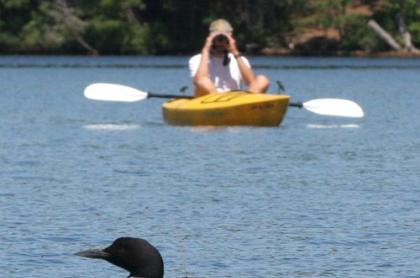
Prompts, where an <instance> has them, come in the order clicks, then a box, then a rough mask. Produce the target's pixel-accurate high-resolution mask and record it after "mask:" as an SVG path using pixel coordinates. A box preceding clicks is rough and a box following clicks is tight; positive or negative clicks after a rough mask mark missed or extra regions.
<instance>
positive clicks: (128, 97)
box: [85, 83, 147, 102]
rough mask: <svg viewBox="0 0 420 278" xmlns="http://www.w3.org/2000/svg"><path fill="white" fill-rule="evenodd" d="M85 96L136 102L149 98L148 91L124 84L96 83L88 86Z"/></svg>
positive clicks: (95, 98) (94, 98)
mask: <svg viewBox="0 0 420 278" xmlns="http://www.w3.org/2000/svg"><path fill="white" fill-rule="evenodd" d="M85 97H86V98H89V99H93V100H103V101H123V102H135V101H141V100H143V99H145V98H147V93H146V92H142V91H140V90H137V89H134V88H131V87H128V86H124V85H118V84H110V83H94V84H91V85H89V86H87V87H86V89H85Z"/></svg>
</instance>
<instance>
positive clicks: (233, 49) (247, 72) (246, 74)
mask: <svg viewBox="0 0 420 278" xmlns="http://www.w3.org/2000/svg"><path fill="white" fill-rule="evenodd" d="M226 37H227V38H228V40H229V51H230V53H232V54H233V56H234V57H235V59H236V61H237V63H238V67H239V71H240V72H241V75H242V78H243V80H244V82H245V85H246V86H249V85H250V84H251V83H252V82H253V81H254V80H255V73H254V71H253V70H252V69H251V67H250V66H249V65H248V64H247V63H245V61H244V60H243V59H242V56H241V53H240V52H239V50H238V47H237V46H236V40H235V39H234V38H233V37H232V35H230V34H226Z"/></svg>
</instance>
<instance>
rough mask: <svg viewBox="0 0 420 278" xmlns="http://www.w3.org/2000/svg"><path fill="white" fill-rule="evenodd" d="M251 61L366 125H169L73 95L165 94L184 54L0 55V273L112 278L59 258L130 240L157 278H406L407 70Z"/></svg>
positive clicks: (418, 242) (315, 119)
mask: <svg viewBox="0 0 420 278" xmlns="http://www.w3.org/2000/svg"><path fill="white" fill-rule="evenodd" d="M250 60H251V62H252V63H253V64H254V67H255V70H256V71H257V72H258V73H263V74H266V75H268V76H269V77H270V79H271V80H272V84H273V85H272V87H271V88H272V91H276V85H275V81H276V80H281V82H282V83H283V84H284V85H285V87H286V90H287V92H288V94H289V95H291V97H292V99H293V100H296V101H306V100H310V99H315V98H321V97H337V98H346V99H351V100H354V101H356V102H357V103H359V104H360V105H361V106H362V107H363V109H364V111H365V114H366V117H365V118H363V119H343V118H331V117H322V116H318V115H315V114H312V113H310V112H308V111H304V110H298V109H296V108H290V109H289V111H288V114H287V116H286V118H285V120H284V122H283V123H282V125H281V126H280V127H278V128H247V127H246V128H236V127H229V128H191V127H171V126H168V125H166V124H165V123H164V122H163V119H162V115H161V104H162V103H163V102H164V100H162V99H150V100H146V101H143V102H139V103H130V104H128V103H110V102H95V101H91V100H87V99H85V98H84V97H83V89H84V88H85V87H86V86H87V85H89V84H90V83H93V82H112V83H119V84H124V85H128V86H133V87H136V88H139V89H142V90H150V91H153V92H157V93H168V94H169V93H170V94H174V93H179V88H181V87H183V86H185V85H189V86H190V79H189V76H188V69H187V67H186V63H187V57H160V58H156V57H99V58H89V57H21V56H6V57H0V80H1V82H0V135H1V136H0V146H1V148H0V173H1V175H0V243H1V244H0V269H1V273H2V274H0V276H1V277H9V278H10V277H32V278H44V277H63V278H64V277H126V276H127V273H126V272H124V271H123V270H121V269H118V268H116V267H113V266H111V265H108V264H107V263H105V262H102V261H94V260H88V259H83V258H80V257H77V256H74V255H73V254H74V253H75V252H77V251H80V250H83V249H86V248H90V247H101V246H106V245H108V244H110V243H111V242H112V241H113V240H114V239H115V238H117V237H120V236H136V237H143V238H145V239H147V240H149V241H150V242H151V243H152V244H154V245H155V246H156V247H157V248H158V249H159V250H160V251H161V253H162V255H163V257H164V261H165V267H166V269H165V271H166V277H185V276H188V277H420V267H419V259H420V225H419V223H420V174H419V173H420V133H419V130H420V117H419V115H420V114H419V107H420V106H419V103H420V60H416V59H405V60H403V59H354V58H353V59H352V58H330V59H324V58H261V57H251V58H250ZM188 93H189V94H191V86H190V89H189V92H188Z"/></svg>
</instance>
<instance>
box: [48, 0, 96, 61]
mask: <svg viewBox="0 0 420 278" xmlns="http://www.w3.org/2000/svg"><path fill="white" fill-rule="evenodd" d="M54 6H55V9H56V10H57V12H58V13H59V14H60V15H61V21H62V22H63V24H64V25H65V26H66V27H67V28H68V29H69V30H70V32H71V34H72V35H73V37H74V38H75V39H76V41H77V42H78V43H79V44H80V45H81V46H82V47H83V48H85V49H86V50H87V51H89V54H90V55H98V50H96V49H95V48H93V47H92V46H91V45H90V44H89V43H88V42H87V41H85V39H83V37H82V35H81V34H80V33H81V30H83V28H84V25H85V23H84V22H83V21H82V20H81V19H80V18H78V17H77V16H75V15H74V14H73V13H72V11H71V10H70V8H69V7H68V5H67V2H66V0H56V1H55V5H54Z"/></svg>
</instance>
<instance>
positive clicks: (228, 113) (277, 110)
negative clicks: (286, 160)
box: [162, 91, 289, 126]
mask: <svg viewBox="0 0 420 278" xmlns="http://www.w3.org/2000/svg"><path fill="white" fill-rule="evenodd" d="M288 104H289V96H287V95H270V94H251V93H247V92H243V91H235V92H228V93H211V94H208V95H205V96H202V97H197V98H193V99H184V98H180V99H174V100H170V101H168V102H166V103H164V104H163V105H162V110H163V118H164V119H165V121H166V122H167V123H169V124H172V125H188V126H238V125H242V126H278V125H279V124H280V123H281V121H282V120H283V117H284V115H285V114H286V112H287V107H288Z"/></svg>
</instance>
